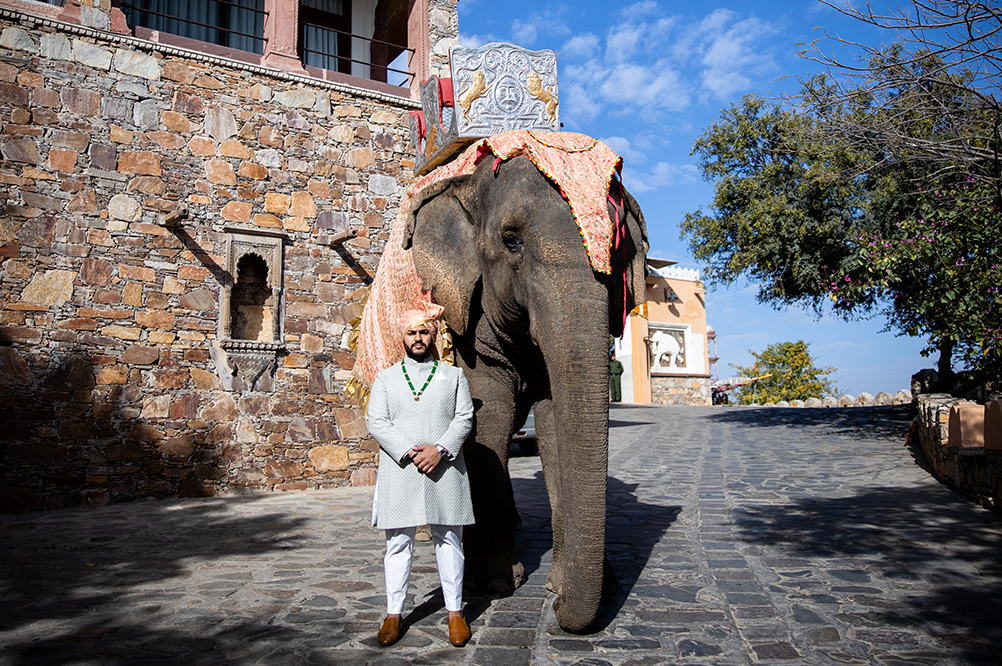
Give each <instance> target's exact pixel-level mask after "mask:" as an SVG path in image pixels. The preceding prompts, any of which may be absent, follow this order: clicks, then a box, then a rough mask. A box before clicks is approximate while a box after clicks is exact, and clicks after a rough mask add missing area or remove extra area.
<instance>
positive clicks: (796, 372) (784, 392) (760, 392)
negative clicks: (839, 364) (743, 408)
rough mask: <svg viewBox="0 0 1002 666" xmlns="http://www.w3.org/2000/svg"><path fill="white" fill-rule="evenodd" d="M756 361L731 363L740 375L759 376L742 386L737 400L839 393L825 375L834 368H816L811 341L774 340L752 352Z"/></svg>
mask: <svg viewBox="0 0 1002 666" xmlns="http://www.w3.org/2000/svg"><path fill="white" fill-rule="evenodd" d="M751 355H752V356H754V357H755V363H754V364H752V366H751V367H750V368H744V367H741V366H737V365H734V364H731V367H733V368H734V369H735V370H737V371H738V373H739V374H740V375H743V376H745V377H761V376H762V375H770V376H769V377H767V378H766V379H760V380H759V381H758V382H756V383H755V384H753V385H751V386H747V387H744V388H742V389H741V391H740V393H739V395H738V404H741V405H750V404H752V403H756V402H757V403H758V404H764V403H766V402H772V403H776V402H779V401H780V400H786V401H787V402H789V401H790V400H807V399H808V398H824V397H826V396H835V395H838V393H839V389H838V387H837V386H836V385H835V383H834V382H833V381H832V380H831V379H827V375H830V374H831V373H833V372H835V368H832V367H826V368H818V367H816V366H815V365H814V358H813V357H812V356H811V352H810V345H809V344H807V343H806V342H804V341H803V340H798V341H797V342H777V343H775V344H771V345H769V346H768V347H766V348H765V350H764V351H762V352H751Z"/></svg>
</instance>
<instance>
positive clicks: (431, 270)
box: [404, 156, 648, 632]
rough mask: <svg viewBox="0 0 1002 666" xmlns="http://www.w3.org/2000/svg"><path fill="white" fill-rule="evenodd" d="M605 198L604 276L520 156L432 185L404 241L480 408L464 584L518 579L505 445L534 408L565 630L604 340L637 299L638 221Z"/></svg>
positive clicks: (600, 490)
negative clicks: (610, 232)
mask: <svg viewBox="0 0 1002 666" xmlns="http://www.w3.org/2000/svg"><path fill="white" fill-rule="evenodd" d="M613 190H614V192H613V196H612V197H610V200H615V201H611V202H610V203H609V204H608V210H609V214H610V218H611V220H612V221H613V222H614V223H616V224H618V228H619V230H620V237H621V240H620V241H619V242H618V243H617V244H616V247H615V248H614V250H613V252H612V272H611V274H605V273H600V272H597V271H595V270H594V269H593V268H592V265H591V262H590V260H589V257H588V255H587V253H586V251H585V245H584V243H582V234H581V232H580V231H579V229H578V226H577V224H576V223H575V219H574V216H573V214H572V212H571V209H570V206H569V205H568V202H567V201H566V200H565V199H564V197H563V196H562V195H561V193H560V191H559V190H558V189H557V187H556V186H555V185H554V183H553V182H551V181H550V180H549V179H548V178H547V177H546V176H544V175H543V174H542V173H541V172H540V171H539V170H538V169H537V168H536V167H535V166H534V165H533V163H532V162H531V161H530V160H529V159H528V158H526V157H524V156H518V157H514V158H512V159H509V160H507V161H504V162H500V161H497V162H494V160H491V159H485V160H482V161H481V162H480V164H479V165H478V166H477V167H476V169H475V170H474V171H473V173H471V174H469V175H464V176H459V177H456V178H453V179H450V180H444V181H441V182H438V183H436V184H435V185H433V186H429V187H428V188H426V189H425V190H423V191H422V192H421V193H420V195H419V196H418V197H416V198H415V199H414V200H413V201H412V205H411V212H412V216H411V218H410V223H409V226H408V229H407V231H406V232H405V235H404V247H411V248H412V256H413V258H414V265H415V267H416V269H417V273H418V275H419V277H420V278H421V280H422V282H423V284H424V287H425V289H429V290H431V292H432V296H433V299H434V300H435V302H436V303H438V304H439V305H442V306H443V307H444V308H445V318H446V320H447V321H448V323H449V326H450V328H451V329H452V331H453V333H454V339H453V344H454V348H455V350H456V352H457V358H458V363H459V365H460V366H461V367H463V369H464V370H465V372H466V375H467V379H468V380H469V383H470V389H471V393H472V395H473V398H474V404H475V405H476V409H477V412H476V418H475V426H474V431H473V433H471V436H470V439H469V440H468V441H467V444H466V447H465V448H464V451H465V452H466V453H465V455H466V459H467V465H468V468H469V470H470V471H469V474H470V484H471V489H472V492H473V502H474V510H475V512H476V516H477V524H476V525H475V526H473V527H471V528H468V529H467V537H466V551H467V578H468V580H472V581H473V582H474V584H475V585H476V584H477V583H478V582H479V583H480V586H481V587H486V588H488V589H491V590H494V591H498V590H502V589H504V588H505V587H508V588H509V589H510V588H511V587H513V586H515V585H517V584H519V582H520V581H519V580H518V578H519V575H520V569H521V565H519V564H518V560H517V557H516V556H515V550H514V536H513V532H514V526H515V521H516V520H517V514H516V513H515V511H514V503H513V500H512V497H511V482H510V479H509V478H508V475H507V464H508V446H509V442H510V439H511V435H512V433H513V432H514V431H515V429H517V427H518V426H519V425H521V421H522V419H524V418H525V414H526V413H527V412H528V410H529V408H530V407H533V406H535V409H536V412H535V413H536V431H537V438H538V440H539V449H540V456H541V458H542V462H543V470H544V475H545V478H546V485H547V491H548V493H549V495H550V504H551V507H552V509H553V535H554V537H553V538H554V563H553V566H552V568H551V573H550V577H549V584H550V586H551V589H553V590H554V591H556V592H557V593H558V594H559V595H560V599H559V600H558V602H557V604H555V608H556V613H557V618H558V621H559V623H560V625H561V627H563V628H564V629H566V630H569V631H576V632H581V631H586V630H587V629H588V627H589V626H590V625H591V624H592V622H593V621H594V618H595V615H596V613H597V611H598V605H599V601H600V597H601V590H602V582H603V562H604V554H605V511H606V508H605V492H606V473H607V467H608V421H609V410H608V406H609V402H608V401H609V393H608V391H609V374H608V373H609V366H608V348H609V333H610V330H611V331H613V332H615V333H617V334H618V333H620V332H621V330H622V323H623V320H624V317H625V313H626V312H628V311H629V310H630V309H632V308H633V307H634V306H635V305H636V304H637V303H638V302H641V301H642V300H643V298H644V294H645V276H646V262H645V257H646V251H647V248H648V245H647V237H646V228H645V226H644V219H643V215H642V214H641V212H640V208H639V206H638V205H637V203H636V201H635V200H634V199H633V197H631V196H630V195H629V194H628V193H627V192H626V191H625V190H623V189H622V188H621V187H620V186H619V183H618V182H614V184H613ZM602 196H603V197H604V196H605V195H604V193H603V194H602ZM513 570H514V573H513ZM478 579H479V581H478Z"/></svg>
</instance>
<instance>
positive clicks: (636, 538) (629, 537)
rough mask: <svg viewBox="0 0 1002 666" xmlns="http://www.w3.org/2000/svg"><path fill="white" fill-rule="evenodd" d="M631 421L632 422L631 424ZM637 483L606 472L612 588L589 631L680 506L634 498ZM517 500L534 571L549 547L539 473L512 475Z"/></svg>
mask: <svg viewBox="0 0 1002 666" xmlns="http://www.w3.org/2000/svg"><path fill="white" fill-rule="evenodd" d="M630 425H633V424H630ZM637 486H638V484H635V483H624V482H623V481H620V480H619V479H617V478H615V477H612V476H610V477H608V479H607V490H606V507H607V508H606V528H605V551H606V558H607V559H608V560H609V562H610V564H611V565H612V569H613V573H614V574H615V576H616V591H615V593H614V594H612V595H610V596H606V597H605V598H604V599H603V601H602V606H601V607H600V609H599V614H598V617H597V618H596V620H595V625H594V626H593V629H594V631H601V630H603V629H605V628H606V627H607V626H608V625H609V624H610V623H611V622H612V621H613V620H614V619H615V618H616V615H618V613H619V611H620V609H622V607H623V604H625V603H626V600H627V598H628V597H629V596H630V592H631V591H632V590H633V587H634V586H635V585H636V583H637V580H638V578H639V577H640V574H641V572H642V571H643V570H644V567H645V566H646V565H647V562H648V560H649V559H650V557H651V552H652V550H653V549H654V546H655V545H657V544H658V542H660V541H661V538H662V537H663V536H664V533H665V532H666V531H667V530H668V528H669V527H670V526H671V524H672V523H673V522H675V520H676V518H677V517H678V513H679V511H680V510H681V507H679V506H662V505H658V504H645V503H643V502H640V501H639V500H638V499H637V495H636V492H635V491H636V489H637ZM512 487H513V490H514V492H515V498H516V503H517V504H518V506H519V512H520V514H521V515H522V529H521V530H520V533H519V534H518V535H517V539H518V541H519V542H520V543H522V546H521V547H520V548H519V556H520V558H521V561H522V565H523V566H524V567H525V573H526V575H529V574H532V573H533V572H535V571H537V570H538V569H539V568H540V567H541V566H543V562H542V561H541V558H542V556H543V555H545V554H546V552H547V550H549V549H550V548H551V547H552V540H553V536H552V532H551V531H550V506H549V502H548V501H547V500H546V484H545V483H544V481H543V473H542V472H541V471H539V472H536V473H535V475H534V476H533V477H532V478H529V479H525V478H521V479H518V478H516V479H512Z"/></svg>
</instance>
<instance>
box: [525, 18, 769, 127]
mask: <svg viewBox="0 0 1002 666" xmlns="http://www.w3.org/2000/svg"><path fill="white" fill-rule="evenodd" d="M616 18H617V19H618V20H617V21H615V22H614V23H613V24H612V25H611V26H610V27H609V28H608V30H607V31H606V34H605V36H604V38H603V37H599V36H596V35H595V34H592V33H585V34H583V35H579V36H575V37H573V38H571V39H569V40H568V41H567V42H565V44H564V46H563V47H562V49H561V73H560V74H561V76H560V78H561V89H562V91H563V95H564V97H563V99H562V100H561V103H562V104H564V113H562V114H561V115H562V116H563V118H564V119H565V122H573V120H572V119H574V118H575V117H576V115H577V114H581V117H580V118H581V119H582V120H584V121H588V120H591V119H593V118H595V117H596V116H598V115H600V114H602V113H609V114H610V115H613V116H616V115H634V116H637V115H640V116H643V117H644V118H645V120H646V119H648V118H649V119H650V122H652V123H658V122H664V117H663V116H664V114H666V113H671V112H677V111H684V110H685V109H687V108H689V107H690V106H691V105H692V103H693V102H694V100H696V99H699V100H704V101H705V100H706V99H708V98H713V99H728V98H733V97H735V96H737V95H740V94H742V93H744V92H748V91H749V90H751V89H752V88H753V86H754V83H755V81H756V80H757V79H758V78H760V77H761V76H763V75H766V74H768V73H770V72H771V71H772V70H774V68H775V67H774V64H773V59H772V56H771V55H770V53H769V48H770V47H769V45H768V44H767V43H765V40H766V39H767V38H768V36H769V35H770V34H772V33H774V32H775V27H774V26H772V25H771V24H770V23H768V22H765V21H762V20H760V19H757V18H754V17H752V18H745V19H741V17H740V16H739V14H737V13H736V12H734V11H732V10H729V9H717V10H714V11H712V12H711V13H709V14H707V15H706V16H704V17H703V18H701V19H699V20H698V21H695V22H690V23H689V24H685V23H683V20H682V19H681V18H680V17H678V16H667V15H664V14H663V13H662V12H661V10H660V8H659V5H658V3H656V2H651V1H649V0H645V1H643V2H639V3H636V4H634V5H632V6H631V7H628V8H626V9H625V10H623V11H621V12H618V13H617V15H616ZM529 22H533V21H529ZM533 24H534V25H537V23H535V22H533ZM561 25H563V24H562V23H561ZM519 28H520V29H525V26H523V25H522V24H521V23H520V24H519ZM534 34H542V31H541V30H540V31H539V32H538V33H534Z"/></svg>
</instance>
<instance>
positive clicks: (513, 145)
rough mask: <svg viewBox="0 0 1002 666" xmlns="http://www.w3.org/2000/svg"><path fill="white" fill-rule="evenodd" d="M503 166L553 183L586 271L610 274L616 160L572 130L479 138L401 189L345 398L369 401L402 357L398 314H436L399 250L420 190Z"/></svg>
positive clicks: (407, 252)
mask: <svg viewBox="0 0 1002 666" xmlns="http://www.w3.org/2000/svg"><path fill="white" fill-rule="evenodd" d="M490 153H493V154H494V155H495V156H496V158H498V159H501V160H507V159H510V158H512V157H515V156H517V155H525V156H526V157H528V158H529V159H530V160H532V163H533V164H535V165H536V167H537V168H538V169H539V170H540V171H541V172H542V173H544V174H545V175H546V176H547V177H548V178H550V180H552V181H553V182H554V183H555V184H556V185H557V187H558V188H559V189H560V193H561V194H562V195H563V196H564V198H565V199H567V201H568V203H569V204H570V207H571V212H572V213H573V214H574V219H575V220H576V221H577V224H578V228H579V229H580V231H581V236H582V239H583V240H584V245H585V251H586V252H587V253H588V257H589V260H590V261H591V265H592V268H594V269H595V270H596V271H599V272H602V273H610V272H612V266H611V263H610V253H611V246H612V236H613V228H612V222H611V220H610V219H609V213H608V209H607V207H606V195H607V193H608V191H609V183H610V180H611V179H612V175H613V173H614V172H615V171H618V170H619V168H620V167H621V165H622V158H620V157H619V155H617V154H616V153H615V152H613V151H612V150H611V149H610V148H609V147H608V146H606V145H605V144H604V143H602V142H601V141H599V140H597V139H593V138H591V137H589V136H585V135H583V134H575V133H572V132H533V131H531V130H516V131H514V132H506V133H504V134H498V135H496V136H493V137H490V138H488V139H482V140H480V141H478V142H477V143H475V144H473V145H472V146H470V147H469V148H467V149H466V150H465V151H464V152H463V153H462V154H461V155H460V156H459V157H458V158H457V159H456V160H454V161H452V162H449V163H448V164H444V165H442V166H440V167H438V168H437V169H435V170H434V171H432V172H431V173H429V174H427V175H426V176H424V177H422V178H419V179H418V180H416V181H415V182H414V184H412V185H411V186H410V187H409V188H407V192H406V193H405V194H404V196H403V197H402V198H401V200H400V210H399V212H398V214H397V219H396V221H395V222H394V225H393V228H392V229H391V230H390V238H389V240H388V241H387V243H386V249H385V250H384V251H383V256H382V258H381V259H380V261H379V267H378V268H377V269H376V277H375V280H374V281H373V283H372V285H371V286H370V287H369V297H368V302H367V303H366V305H365V309H364V310H363V312H362V317H361V320H360V322H359V325H358V332H357V338H356V343H355V358H356V360H355V367H354V369H353V370H352V379H351V380H349V382H348V386H347V387H346V393H347V394H348V395H349V396H353V397H354V398H355V399H356V401H357V402H358V403H359V404H360V405H364V404H366V403H367V402H368V389H369V387H371V386H372V382H373V381H374V380H375V378H376V373H378V372H379V371H380V370H382V369H383V368H387V367H389V366H391V365H393V364H394V363H396V362H397V361H399V360H400V359H402V358H403V356H404V348H403V343H402V342H401V340H400V335H399V329H398V326H399V323H398V320H399V318H400V315H402V314H403V313H404V312H406V311H408V310H414V309H424V310H427V311H428V312H431V313H441V312H442V310H443V308H442V307H441V306H440V305H437V304H436V303H434V302H433V301H432V298H431V293H430V292H428V291H424V290H423V289H422V288H421V278H419V277H418V275H417V271H416V269H415V268H414V260H413V257H412V256H411V251H410V250H405V249H403V238H404V231H405V229H406V226H407V216H408V213H409V211H410V207H411V202H412V200H413V199H414V198H415V197H416V196H417V195H418V193H420V192H421V190H423V189H424V188H426V187H428V186H429V185H432V184H434V183H436V182H438V181H441V180H444V179H446V178H455V177H456V176H461V175H465V174H470V173H473V170H474V169H475V168H476V165H477V164H478V163H479V162H480V160H481V159H483V158H484V157H485V156H488V155H489V154H490Z"/></svg>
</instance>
